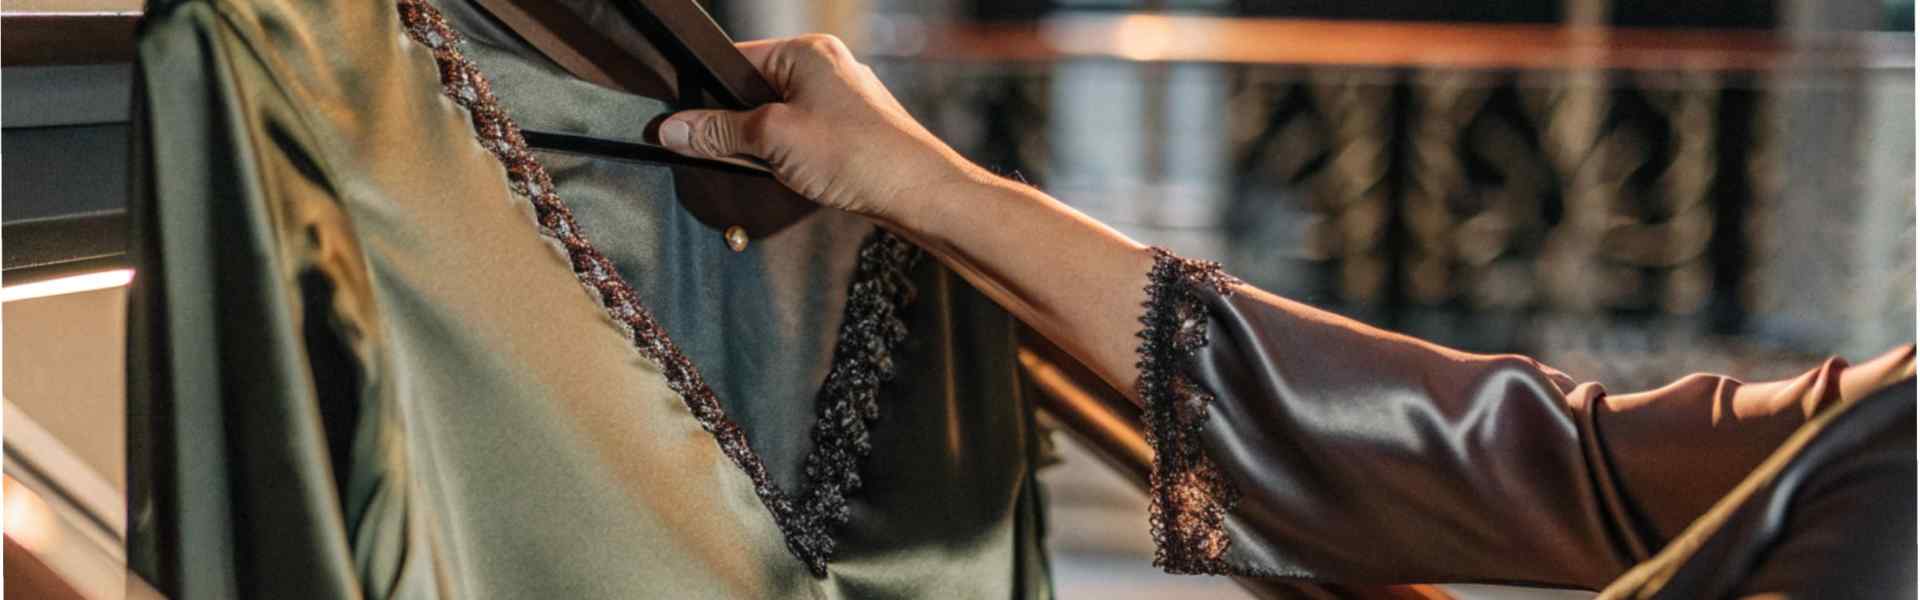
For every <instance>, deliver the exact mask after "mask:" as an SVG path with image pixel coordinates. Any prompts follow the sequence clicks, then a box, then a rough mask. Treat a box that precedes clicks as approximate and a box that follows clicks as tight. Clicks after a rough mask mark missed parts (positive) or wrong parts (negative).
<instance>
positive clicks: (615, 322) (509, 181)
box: [128, 0, 1050, 599]
mask: <svg viewBox="0 0 1920 600" xmlns="http://www.w3.org/2000/svg"><path fill="white" fill-rule="evenodd" d="M440 4H441V5H442V6H441V7H440V8H441V9H444V10H445V13H444V15H443V13H442V10H440V9H436V8H435V7H434V6H430V5H427V4H425V3H422V2H419V1H418V0H399V2H397V3H396V2H390V1H377V0H376V1H361V2H347V1H343V0H324V1H323V0H279V1H260V2H223V1H205V0H191V1H155V2H153V3H151V5H150V6H149V8H148V11H147V18H146V21H145V22H144V24H143V25H142V28H141V31H140V38H139V57H140V59H139V68H140V76H139V77H138V87H139V89H138V90H137V91H136V94H135V95H136V98H137V102H138V105H139V108H138V110H137V111H136V112H137V115H138V116H137V122H138V127H139V128H140V130H139V132H138V135H139V140H138V141H137V143H136V144H135V146H136V148H137V150H136V152H137V156H136V157H135V165H136V172H137V183H136V194H135V202H134V206H133V210H132V213H133V220H134V230H135V232H134V239H135V247H134V248H133V252H132V254H133V258H134V260H135V262H136V265H137V267H138V269H139V277H138V281H137V282H136V284H135V288H134V291H133V297H134V299H133V305H132V307H131V312H130V326H129V347H128V356H129V365H130V368H129V417H130V418H129V458H130V460H132V463H130V481H129V485H130V490H129V502H130V512H129V514H130V515H131V517H130V521H131V527H130V534H129V560H130V563H131V564H132V565H133V567H134V569H135V570H136V571H137V572H138V573H139V574H141V575H143V576H145V577H146V578H148V579H149V580H150V581H152V582H154V583H155V584H156V585H157V586H158V587H159V589H161V590H162V591H163V592H165V593H167V594H168V595H169V596H171V597H177V598H196V599H199V598H306V597H319V598H357V597H380V598H387V597H400V598H424V597H449V598H489V597H494V598H546V597H568V598H635V597H671V598H699V597H714V598H768V597H807V598H815V597H820V598H829V597H942V598H958V597H982V598H986V597H993V598H1004V597H1046V596H1049V595H1050V588H1049V583H1048V573H1047V561H1046V556H1045V554H1044V551H1043V550H1042V547H1041V539H1042V535H1043V532H1042V530H1043V524H1042V522H1041V513H1040V497H1039V490H1038V489H1037V487H1036V483H1035V481H1034V477H1033V469H1034V465H1035V464H1036V463H1037V462H1038V457H1037V454H1038V453H1039V448H1040V443H1039V440H1038V439H1037V438H1036V435H1037V434H1036V433H1035V425H1034V421H1033V417H1032V410H1031V406H1030V401H1031V398H1030V397H1029V396H1028V395H1027V394H1026V393H1025V392H1024V391H1023V385H1022V382H1021V380H1020V375H1019V373H1018V368H1017V364H1016V361H1015V358H1014V353H1013V347H1014V343H1015V340H1014V329H1013V323H1012V322H1011V320H1010V319H1009V318H1008V317H1007V315H1006V314H1005V313H1004V312H1003V311H1002V310H1000V309H999V308H998V307H996V306H994V305H993V304H992V303H991V302H989V301H987V300H986V299H985V298H984V297H982V296H980V295H979V294H978V293H977V292H975V291H973V290H972V289H970V288H968V287H967V286H966V284H965V283H964V282H962V281H960V280H959V279H958V278H956V277H955V276H954V275H952V274H951V273H949V272H947V271H945V270H942V269H941V268H939V266H938V265H937V264H935V263H934V262H933V261H931V260H916V259H915V255H916V254H917V253H916V252H915V251H914V250H912V249H911V248H910V247H907V246H905V245H904V244H902V243H900V242H899V241H897V240H894V239H892V238H889V237H886V236H884V235H876V234H874V233H873V227H872V226H871V225H868V224H866V223H864V222H861V221H859V220H857V219H854V218H851V217H848V216H845V215H840V214H834V213H832V212H830V211H818V212H816V213H814V214H812V215H810V216H807V217H806V218H805V219H804V220H803V221H801V222H800V223H798V224H795V225H793V226H792V227H790V228H787V229H786V230H784V231H782V232H780V233H778V234H776V235H773V236H770V237H767V238H765V239H758V240H754V241H753V242H752V243H751V244H750V245H749V246H748V248H747V249H746V250H745V251H743V252H738V253H736V252H734V251H732V250H730V249H728V248H727V247H726V246H725V243H724V242H723V240H722V237H721V236H720V235H719V232H717V231H714V230H713V229H712V228H710V227H707V226H706V225H703V224H701V223H700V222H698V221H697V220H695V219H693V218H692V217H691V216H689V215H688V214H687V212H686V211H685V210H684V208H685V205H684V203H691V202H699V201H700V199H699V198H683V197H680V195H679V194H677V193H676V192H675V188H674V186H673V185H672V184H673V174H672V173H671V172H670V171H669V170H668V169H666V168H664V167H662V166H660V165H658V164H651V163H648V162H645V161H632V160H625V159H616V158H609V157H600V156H592V155H580V154H558V153H546V152H530V151H529V150H527V149H526V148H525V147H524V146H523V144H522V143H521V142H522V140H521V138H520V137H519V136H518V134H517V133H515V131H516V129H515V126H514V125H513V124H512V122H513V121H518V122H521V123H524V124H528V126H529V127H530V128H531V127H536V126H537V127H539V128H543V129H547V130H554V131H563V132H569V133H575V134H581V135H590V136H598V137H604V138H608V139H624V138H626V137H630V136H634V135H638V131H639V130H638V129H637V127H636V125H637V124H639V123H644V122H646V121H647V120H648V119H650V118H652V117H655V116H658V115H659V114H662V113H663V112H664V111H667V110H669V107H668V106H667V105H666V104H664V103H662V102H659V101H656V100H652V99H648V98H642V97H637V96H630V95H624V94H620V93H616V92H612V91H610V90H606V89H603V88H597V87H593V86H591V85H589V84H584V83H581V82H578V81H573V80H569V79H567V78H565V77H564V76H563V75H561V74H560V72H559V71H557V70H556V69H554V68H553V67H552V66H551V65H547V64H545V63H542V62H540V61H539V60H538V59H537V57H536V56H535V55H533V54H531V53H529V52H526V51H525V49H524V48H520V47H517V46H514V45H513V44H512V43H511V42H512V41H513V40H512V38H511V37H510V36H505V35H503V34H502V33H501V32H499V31H497V30H490V29H487V26H488V25H487V22H486V21H485V20H484V19H480V18H478V17H479V15H478V13H475V12H473V11H472V9H471V8H470V7H467V6H465V5H464V4H454V3H453V1H452V0H448V1H447V2H441V3H440ZM463 38H464V39H468V40H469V41H466V42H461V41H459V40H461V39H463Z"/></svg>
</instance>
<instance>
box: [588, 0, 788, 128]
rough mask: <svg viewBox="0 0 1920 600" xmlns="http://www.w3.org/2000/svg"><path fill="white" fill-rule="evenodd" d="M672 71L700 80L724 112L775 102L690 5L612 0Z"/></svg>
mask: <svg viewBox="0 0 1920 600" xmlns="http://www.w3.org/2000/svg"><path fill="white" fill-rule="evenodd" d="M614 1H615V2H616V4H617V5H618V6H619V7H620V8H621V9H622V10H623V12H624V13H625V14H626V15H627V17H628V19H629V20H631V21H634V22H635V23H634V25H635V26H636V27H638V28H639V29H640V30H641V31H642V32H643V33H645V34H647V35H648V37H650V38H652V39H654V40H655V42H656V43H658V44H660V45H661V46H663V49H664V50H667V51H668V52H669V54H670V55H677V56H670V58H671V59H673V62H674V63H675V66H677V67H679V68H681V69H685V70H687V71H692V72H694V73H695V74H698V75H700V76H701V78H703V79H705V80H706V83H708V84H709V85H710V86H711V87H712V90H711V91H712V93H713V95H714V97H715V99H717V100H719V101H720V102H721V103H722V104H725V105H727V106H725V108H731V109H734V110H742V109H748V108H753V107H756V106H760V105H762V104H769V103H773V102H779V101H780V99H781V98H780V94H779V93H778V92H775V91H774V89H773V85H772V84H769V83H767V80H766V78H765V77H762V76H761V75H760V70H759V69H757V68H754V66H753V63H750V62H747V57H746V56H744V55H742V54H740V51H739V50H738V49H735V48H734V47H733V39H732V38H730V37H727V33H726V32H725V31H722V30H721V29H720V25H719V24H718V23H714V22H713V17H712V16H710V15H708V14H707V11H706V10H704V9H702V8H700V5H699V4H695V3H694V2H693V0H614Z"/></svg>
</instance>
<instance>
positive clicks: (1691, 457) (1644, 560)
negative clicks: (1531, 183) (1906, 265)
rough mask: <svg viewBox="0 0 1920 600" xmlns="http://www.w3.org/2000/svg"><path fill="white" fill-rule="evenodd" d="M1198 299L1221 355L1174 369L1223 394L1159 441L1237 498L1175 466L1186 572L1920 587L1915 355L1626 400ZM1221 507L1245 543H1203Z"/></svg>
mask: <svg viewBox="0 0 1920 600" xmlns="http://www.w3.org/2000/svg"><path fill="white" fill-rule="evenodd" d="M1180 285H1181V287H1182V288H1183V289H1184V291H1185V292H1187V293H1188V294H1190V295H1188V296H1185V297H1186V298H1187V299H1188V300H1189V301H1190V305H1192V310H1193V312H1194V314H1195V315H1196V318H1197V319H1199V320H1204V323H1205V334H1204V335H1205V338H1204V339H1205V342H1204V345H1202V346H1199V347H1198V348H1196V349H1194V350H1192V351H1191V353H1190V355H1188V357H1187V358H1186V359H1185V360H1183V361H1181V363H1182V364H1181V365H1180V372H1179V373H1178V374H1176V375H1174V377H1176V378H1182V377H1183V378H1185V380H1186V381H1188V382H1190V383H1191V384H1194V389H1198V390H1202V392H1201V393H1210V394H1211V395H1212V399H1211V401H1210V402H1207V403H1205V404H1204V406H1205V409H1204V410H1202V411H1201V412H1199V413H1197V414H1198V416H1197V417H1192V419H1193V421H1192V427H1193V429H1194V430H1195V433H1194V435H1191V436H1185V437H1184V438H1183V436H1181V435H1178V432H1172V431H1166V430H1163V431H1161V432H1159V434H1158V437H1157V439H1155V443H1156V448H1155V449H1156V452H1158V453H1161V454H1162V455H1167V454H1168V453H1169V452H1173V453H1178V452H1179V451H1180V449H1178V448H1173V447H1171V446H1174V445H1178V444H1181V443H1188V444H1197V445H1198V447H1199V449H1201V450H1202V451H1203V452H1201V453H1196V455H1198V454H1204V456H1205V457H1207V458H1206V459H1204V460H1208V461H1210V462H1211V468H1213V469H1217V472H1218V476H1219V477H1220V478H1222V479H1224V480H1225V483H1226V484H1227V488H1228V489H1227V490H1220V489H1213V490H1208V489H1206V488H1204V487H1193V488H1192V489H1186V490H1181V489H1174V490H1166V489H1164V487H1163V486H1176V487H1177V486H1182V485H1189V486H1196V485H1199V484H1193V483H1192V482H1194V481H1200V480H1203V477H1202V475H1204V474H1199V475H1196V473H1197V472H1199V471H1203V470H1205V469H1206V468H1207V467H1182V466H1178V465H1175V466H1172V467H1169V466H1168V465H1167V464H1163V465H1162V467H1161V469H1162V470H1161V472H1159V473H1157V474H1156V490H1155V494H1156V495H1159V494H1162V493H1165V492H1169V491H1170V492H1171V493H1168V494H1167V495H1165V496H1163V499H1164V500H1163V501H1161V502H1157V503H1160V504H1164V505H1165V506H1163V507H1160V510H1162V511H1164V513H1165V514H1162V515H1158V516H1156V519H1157V520H1159V521H1160V522H1163V523H1165V524H1166V527H1168V528H1169V530H1170V532H1169V533H1170V536H1172V537H1173V538H1174V539H1175V540H1176V541H1175V542H1172V543H1169V542H1167V540H1166V539H1160V541H1161V542H1162V550H1163V556H1162V558H1163V560H1164V559H1168V558H1169V556H1168V555H1167V554H1166V552H1167V551H1168V549H1169V548H1168V547H1169V546H1172V545H1177V544H1178V540H1179V539H1187V540H1197V541H1192V542H1191V545H1190V546H1189V547H1193V548H1200V549H1201V550H1200V551H1199V552H1201V553H1208V554H1211V556H1202V557H1193V556H1188V557H1187V558H1188V559H1190V560H1189V562H1188V564H1187V565H1186V566H1187V567H1190V568H1185V569H1183V568H1182V565H1180V564H1169V565H1168V566H1169V568H1170V570H1175V571H1181V570H1189V571H1193V570H1198V571H1216V572H1217V571H1222V570H1223V571H1224V572H1228V573H1232V574H1236V575H1241V576H1255V577H1278V578H1285V579H1291V580H1308V581H1329V582H1341V583H1410V582H1426V583H1441V582H1497V583H1518V584H1530V585H1544V586H1556V587H1573V588H1585V589H1596V590H1605V593H1604V596H1607V597H1662V598H1716V597H1744V596H1750V595H1756V594H1765V593H1781V594H1785V595H1788V596H1798V597H1820V598H1834V597H1863V598H1864V597H1875V598H1878V597H1889V598H1890V597H1911V596H1912V595H1913V594H1914V578H1915V571H1914V564H1915V517H1914V515H1915V512H1914V504H1915V494H1914V487H1915V461H1914V456H1915V451H1914V395H1913V394H1914V379H1913V377H1914V347H1913V346H1911V345H1908V346H1905V347H1901V348H1897V349H1895V350H1893V351H1891V352H1888V353H1887V354H1884V355H1882V356H1880V357H1878V358H1875V359H1872V360H1870V361H1867V362H1864V363H1861V364H1859V365H1849V364H1848V363H1847V362H1846V361H1844V360H1841V359H1838V358H1834V359H1829V360H1828V361H1827V362H1826V363H1824V364H1822V365H1820V366H1819V367H1817V368H1815V369H1813V370H1811V371H1808V372H1807V373H1805V374H1803V375H1801V376H1799V377H1796V378H1794V379H1790V380H1785V381H1776V382H1767V383H1743V382H1741V381H1739V380H1736V379H1732V378H1729V377H1723V376H1716V375H1704V374H1701V375H1693V376H1689V377H1686V378H1683V379H1681V380H1680V381H1677V382H1674V383H1673V384H1671V385H1668V386H1666V387H1662V388H1660V389H1656V390H1651V391H1645V392H1639V393H1632V394H1621V395H1613V394H1609V393H1608V392H1607V391H1606V390H1605V389H1604V388H1603V387H1602V386H1601V385H1600V384H1598V383H1579V382H1576V381H1575V380H1574V379H1572V378H1570V377H1568V376H1567V375H1565V374H1563V373H1561V372H1559V371H1557V370H1554V369H1552V368H1549V367H1546V366H1543V365H1541V364H1539V363H1538V362H1536V361H1534V360H1532V359H1529V358H1526V357H1521V356H1513V355H1505V356H1494V355H1476V354H1469V353H1465V352H1460V351H1456V350H1452V349H1449V348H1445V347H1441V346H1438V345H1435V344H1432V343H1428V342H1425V341H1422V340H1418V339H1414V338H1410V337H1407V336H1402V335H1398V334H1394V333H1390V332H1386V331H1382V330H1379V329H1375V328H1372V327H1369V326H1366V325H1363V324H1360V323H1358V322H1355V321H1352V320H1349V319H1346V318H1343V317H1339V316H1336V315H1332V314H1330V313H1326V312H1324V311H1320V310H1317V309H1314V308H1311V307H1308V306H1305V305H1302V304H1299V303H1295V302H1291V301H1288V300H1285V299H1282V298H1278V297H1275V296H1272V295H1270V294H1267V293H1265V292H1262V291H1259V290H1257V289H1253V288H1251V287H1247V286H1244V285H1238V284H1237V283H1236V284H1232V285H1230V287H1229V288H1228V289H1230V290H1231V291H1230V293H1226V294H1223V293H1220V292H1221V290H1219V289H1216V288H1214V287H1212V286H1209V285H1203V284H1201V282H1200V281H1198V280H1197V279H1195V278H1194V277H1191V276H1188V277H1186V278H1184V280H1183V281H1182V282H1181V284H1180ZM1151 314H1152V313H1151V309H1150V312H1149V319H1151ZM1189 321H1193V322H1197V321H1195V319H1189ZM1150 329H1151V327H1150ZM1144 376H1147V377H1151V376H1152V374H1151V373H1147V374H1146V375H1144ZM1174 387H1177V386H1174ZM1146 401H1147V402H1148V403H1149V406H1148V412H1149V413H1152V412H1153V410H1154V407H1153V405H1152V403H1153V402H1155V401H1163V402H1176V403H1178V402H1183V400H1181V399H1179V398H1177V397H1175V398H1172V399H1159V400H1156V398H1153V397H1149V398H1147V399H1146ZM1173 410H1174V412H1173V413H1167V414H1176V413H1178V414H1186V413H1180V411H1184V410H1187V409H1185V408H1181V407H1178V406H1176V407H1175V408H1174V409H1173ZM1149 422H1150V425H1151V417H1150V421H1149ZM1162 427H1163V429H1164V428H1165V427H1166V426H1165V425H1163V426H1162ZM1183 439H1185V440H1186V441H1184V442H1183V441H1182V440H1183ZM1196 494H1198V495H1197V496H1196ZM1229 496H1237V497H1229ZM1196 498H1198V499H1196ZM1208 506H1214V507H1219V508H1224V509H1225V519H1224V524H1223V525H1224V531H1225V539H1226V543H1225V544H1209V543H1208V542H1207V541H1208V540H1209V539H1218V538H1207V537H1206V534H1205V533H1204V532H1195V531H1180V529H1182V528H1183V527H1185V528H1188V529H1192V528H1195V527H1199V528H1204V527H1205V525H1204V523H1205V519H1204V518H1203V512H1204V510H1205V509H1206V508H1207V507H1208ZM1181 536H1186V537H1185V538H1182V537H1181ZM1175 554H1176V555H1177V554H1178V551H1177V550H1176V551H1175ZM1179 559H1180V557H1179V556H1173V557H1172V560H1168V562H1170V563H1179V562H1181V561H1180V560H1179ZM1194 561H1198V562H1194ZM1210 561H1211V562H1210ZM1209 564H1211V565H1218V566H1215V567H1211V568H1210V567H1208V566H1207V565H1209ZM1196 565H1197V566H1196Z"/></svg>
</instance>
